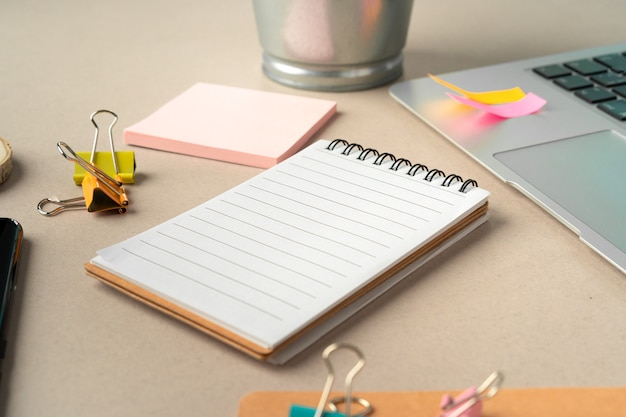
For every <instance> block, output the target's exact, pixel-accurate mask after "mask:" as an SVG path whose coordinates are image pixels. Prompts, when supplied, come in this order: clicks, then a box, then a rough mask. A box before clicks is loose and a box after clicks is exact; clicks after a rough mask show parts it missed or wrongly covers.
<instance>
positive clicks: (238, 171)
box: [0, 0, 626, 417]
mask: <svg viewBox="0 0 626 417" xmlns="http://www.w3.org/2000/svg"><path fill="white" fill-rule="evenodd" d="M624 13H626V5H625V3H624V2H623V1H622V0H598V1H595V2H593V6H592V5H591V3H590V2H587V1H582V0H580V1H570V0H567V1H566V0H551V1H537V0H535V1H517V2H512V1H506V2H504V1H499V0H475V1H471V2H459V1H458V0H440V1H436V2H435V1H433V2H426V1H420V0H416V2H415V7H414V13H413V20H412V23H411V30H410V34H409V39H408V44H407V47H406V60H405V76H404V77H405V78H416V77H420V76H424V75H425V74H427V73H428V72H432V73H443V72H447V71H452V70H457V69H461V68H467V67H473V66H478V65H484V64H492V63H497V62H501V61H505V60H511V59H521V58H526V57H530V56H532V55H535V54H548V53H553V52H560V51H565V50H570V49H575V48H579V47H588V46H593V45H597V44H604V43H614V42H623V41H624V26H623V16H624ZM0 57H1V58H0V136H2V137H4V138H5V139H7V140H9V141H10V143H11V144H12V147H13V150H14V158H15V168H14V172H13V174H12V176H11V177H10V179H9V181H8V182H7V183H5V184H3V185H0V215H1V216H6V217H14V218H16V219H18V220H19V221H20V222H21V223H22V224H23V226H24V229H25V234H26V242H25V250H24V258H23V260H22V261H23V262H22V268H21V271H20V287H19V289H20V291H19V293H18V296H17V303H16V305H15V307H16V308H15V311H14V313H15V314H14V318H15V319H16V320H15V321H14V323H13V324H14V325H13V326H12V328H11V332H10V342H9V346H8V357H7V360H6V363H5V374H4V379H3V381H2V384H1V388H0V414H2V413H4V415H6V416H11V417H13V416H44V415H45V416H92V417H94V416H100V415H102V416H153V417H156V416H188V417H191V416H223V417H229V416H235V415H236V414H237V408H238V401H239V399H240V398H241V397H242V396H243V395H244V394H245V393H247V392H249V391H254V390H272V389H276V390H309V391H310V390H316V389H321V387H322V385H323V382H324V378H325V373H324V372H325V371H324V367H323V365H322V362H321V360H320V353H321V351H322V349H323V348H324V347H325V346H326V345H328V344H329V343H331V342H334V341H347V342H351V343H354V344H356V345H358V346H359V347H360V348H361V349H362V350H363V351H364V353H365V355H366V358H367V361H368V363H367V365H366V368H365V369H364V371H363V372H362V373H361V374H360V375H359V377H358V379H357V380H356V382H355V385H356V388H357V389H360V390H368V391H393V390H402V391H411V390H430V389H436V390H447V389H450V390H452V389H461V388H465V387H466V386H468V385H471V384H476V383H478V382H480V381H481V380H482V379H483V378H484V377H486V376H487V375H488V374H489V373H491V371H493V370H495V369H499V370H501V371H503V372H504V373H505V375H506V382H505V387H506V386H509V387H541V386H549V387H563V386H625V385H626V359H625V358H626V320H625V317H626V276H624V275H623V274H622V273H620V272H619V271H617V270H616V269H615V268H614V267H612V266H611V265H609V264H608V263H607V262H606V261H604V260H603V259H601V258H600V256H598V255H597V254H595V253H594V252H593V251H592V250H590V249H589V248H587V247H586V246H585V245H584V244H582V243H581V242H580V241H579V240H578V239H577V237H576V236H575V235H574V234H573V233H572V232H570V231H569V230H568V229H567V228H566V227H564V226H563V225H561V224H560V223H559V222H558V221H556V220H555V219H554V218H552V217H551V216H550V215H548V214H547V213H546V212H544V211H543V210H542V209H541V208H539V207H538V206H537V205H535V204H534V203H532V202H531V201H530V200H529V199H527V198H525V197H523V196H522V195H521V194H519V193H518V192H517V191H515V190H514V189H512V188H510V187H509V186H507V185H505V184H503V183H502V182H500V181H499V180H498V179H497V178H495V177H494V176H493V175H491V174H490V173H489V172H487V171H486V170H485V169H483V168H482V167H481V166H479V165H478V164H477V163H475V162H473V161H472V160H471V159H470V158H469V157H467V156H465V155H464V154H463V153H462V152H461V151H459V150H458V149H457V148H455V147H454V146H453V145H451V144H450V143H448V142H447V141H445V140H444V139H443V138H441V137H440V136H439V135H437V134H436V133H435V132H434V131H432V130H431V129H429V128H428V127H427V126H426V125H424V124H423V123H422V122H420V121H419V120H417V119H416V118H415V117H414V116H412V115H411V114H409V112H408V111H406V110H404V109H403V108H401V107H400V106H399V105H398V104H397V103H396V102H394V101H393V100H392V99H391V98H390V97H389V95H388V87H387V86H385V87H382V88H378V89H374V90H369V91H362V92H354V93H340V94H337V93H335V94H333V93H318V92H310V91H301V90H294V89H290V88H287V87H284V86H282V85H279V84H276V83H274V82H272V81H270V80H268V79H267V78H265V76H264V75H263V74H262V72H261V48H260V46H259V44H258V41H257V36H256V28H255V23H254V17H253V12H252V5H251V2H249V1H211V0H204V1H200V0H178V1H162V0H156V1H130V2H128V1H106V2H85V1H78V0H59V1H54V2H52V1H38V0H4V1H3V2H1V3H0ZM197 81H204V82H210V83H218V84H224V85H232V86H239V87H247V88H253V89H259V90H266V91H275V92H282V93H291V94H297V95H303V96H311V97H322V98H329V99H333V100H336V101H337V103H338V115H337V116H336V117H335V118H334V119H333V120H332V121H331V123H329V124H328V125H327V126H326V127H325V128H323V129H322V130H321V131H320V132H319V134H318V135H316V138H329V139H333V138H336V137H343V138H346V139H349V140H352V141H358V142H360V143H363V144H366V145H368V146H372V147H377V148H384V149H385V150H386V151H390V152H394V153H396V154H398V155H402V156H406V157H409V158H410V159H412V160H413V159H415V160H420V161H422V162H425V163H428V164H429V165H432V166H436V167H438V168H441V169H443V170H444V171H450V172H459V173H460V174H462V175H463V176H468V177H473V178H476V179H477V180H478V181H479V182H480V184H481V185H482V186H483V187H484V188H486V189H488V190H490V191H491V192H492V197H491V200H490V201H491V220H490V221H489V223H488V224H487V225H486V226H484V227H482V228H481V229H480V230H479V231H477V232H475V233H474V234H473V235H472V236H471V237H469V238H468V239H466V240H465V241H464V242H462V243H461V244H459V245H457V246H456V247H454V248H453V249H452V250H449V251H448V252H447V253H445V254H444V255H443V256H440V257H439V258H438V259H436V260H435V261H433V262H432V263H430V264H428V265H427V266H425V267H424V268H422V269H421V270H420V271H418V273H417V274H415V275H414V276H413V277H412V278H411V279H409V280H407V281H405V282H404V283H402V284H401V285H400V286H399V287H397V288H395V289H394V290H392V291H391V292H390V293H389V294H387V295H386V296H385V297H384V298H383V299H380V300H379V301H378V302H376V303H375V304H374V305H372V306H370V307H369V308H368V309H367V310H366V311H364V312H362V313H361V314H359V315H358V316H357V317H355V318H353V319H352V320H351V321H350V322H349V323H347V324H346V325H344V326H342V327H341V328H340V329H338V330H336V331H334V332H333V333H332V334H330V335H328V336H327V337H325V338H324V339H323V340H321V341H320V342H319V343H317V344H316V345H315V346H314V347H313V348H312V349H310V350H309V351H308V352H306V353H305V354H303V355H301V356H300V357H298V358H297V359H296V360H294V361H293V362H292V363H290V364H288V365H287V366H284V367H281V368H275V367H271V366H268V365H264V364H262V363H257V362H255V361H254V360H251V359H248V358H247V357H244V356H243V355H242V354H240V353H238V352H236V351H234V350H232V349H231V348H228V347H225V346H223V345H222V344H220V343H218V342H216V341H214V340H212V339H210V338H208V337H206V336H204V335H202V334H200V333H199V332H197V331H194V330H192V329H190V328H188V327H186V326H184V325H182V324H179V323H178V322H175V321H173V320H171V319H169V318H166V317H164V316H163V315H161V314H159V313H156V312H154V311H152V310H150V309H148V308H146V307H144V306H142V305H139V304H138V303H136V302H135V301H133V300H131V299H129V298H127V297H125V296H123V295H121V294H118V293H116V292H114V291H113V290H110V289H108V288H106V287H105V286H103V285H101V284H99V283H98V282H96V281H95V280H93V279H90V278H87V277H85V276H84V274H83V264H84V262H85V261H87V260H88V259H90V258H91V257H92V256H93V255H94V254H95V252H96V250H98V249H101V248H103V247H105V246H107V245H109V244H112V243H115V242H117V241H119V240H121V239H123V238H126V237H128V236H131V235H133V234H135V233H137V232H140V231H143V230H144V229H146V228H148V227H150V226H153V225H156V224H158V223H160V222H162V221H164V220H166V219H168V218H170V217H173V216H174V215H176V214H179V213H180V212H182V211H183V210H186V209H188V208H191V207H192V206H195V205H197V204H199V203H201V202H202V201H204V200H207V199H208V198H210V197H212V196H214V195H216V194H218V193H219V192H221V191H223V190H226V189H227V188H230V187H231V186H233V185H235V184H238V183H240V182H241V181H243V180H245V179H247V178H249V177H251V176H252V175H255V174H257V173H258V172H259V170H258V169H254V168H249V167H244V166H236V165H230V164H226V163H221V162H216V161H210V160H204V159H197V158H192V157H186V156H180V155H173V154H168V153H164V152H158V151H152V150H146V149H139V148H136V149H134V150H135V152H136V160H137V180H138V181H137V184H136V185H135V186H132V187H129V194H130V198H131V199H132V202H131V206H130V211H129V212H128V213H127V214H125V215H123V216H94V215H90V214H88V213H86V212H71V213H65V214H63V215H60V216H58V217H55V218H45V217H43V216H41V215H39V214H38V213H37V211H36V209H35V206H36V203H37V202H38V201H39V200H40V199H41V198H43V197H46V196H57V197H62V198H63V197H71V196H75V195H77V194H78V193H79V191H80V190H79V188H78V187H76V186H75V185H74V184H73V182H72V180H71V173H72V170H73V167H72V165H71V163H69V162H67V161H66V160H64V159H63V158H62V157H61V156H60V155H59V153H58V152H57V151H56V148H55V143H56V142H57V141H58V140H61V139H62V140H65V141H67V142H68V143H70V144H71V145H73V147H74V148H84V150H89V149H90V146H91V141H92V137H93V130H92V125H91V123H90V122H89V115H90V114H91V112H93V111H95V110H97V109H100V108H107V109H111V110H114V111H115V112H117V114H118V115H119V117H120V120H119V122H118V125H117V127H116V131H115V133H116V134H117V139H118V141H117V143H118V149H126V148H127V147H126V146H125V145H124V144H123V142H122V138H121V129H122V128H123V127H125V126H128V125H130V124H132V123H134V122H136V121H138V120H140V119H141V118H143V117H145V116H147V115H148V114H149V113H151V112H152V111H154V110H155V109H156V108H157V107H159V106H160V105H161V104H163V103H165V102H166V101H167V100H169V99H170V98H172V97H174V96H175V95H177V94H178V93H180V92H182V91H183V90H185V89H186V88H187V87H189V86H190V85H191V84H193V83H195V82H197Z"/></svg>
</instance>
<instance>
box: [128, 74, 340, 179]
mask: <svg viewBox="0 0 626 417" xmlns="http://www.w3.org/2000/svg"><path fill="white" fill-rule="evenodd" d="M336 107H337V105H336V103H335V102H334V101H329V100H321V99H315V98H308V97H302V96H295V95H288V94H278V93H271V92H265V91H257V90H250V89H245V88H238V87H229V86H222V85H215V84H206V83H197V84H195V85H193V86H192V87H191V88H189V89H188V90H187V91H185V92H183V93H182V94H181V95H179V96H178V97H175V98H174V99H172V100H171V101H169V102H167V103H166V104H165V105H163V106H162V107H161V108H159V109H158V110H156V111H155V112H154V113H152V114H151V115H149V116H148V117H146V118H145V119H143V120H141V121H140V122H138V123H135V124H134V125H132V126H129V127H127V128H126V129H124V141H125V142H126V143H127V144H129V145H136V146H142V147H146V148H153V149H159V150H163V151H169V152H175V153H180V154H185V155H193V156H198V157H202V158H209V159H217V160H222V161H226V162H233V163H237V164H242V165H250V166H255V167H260V168H269V167H271V166H273V165H276V164H277V163H279V162H280V161H282V160H283V159H286V158H287V157H289V156H291V155H292V154H294V153H295V152H296V151H298V150H299V149H300V148H301V147H302V146H303V145H304V144H305V143H306V142H307V141H308V140H309V139H310V138H311V136H312V135H313V134H314V133H315V132H316V131H317V130H318V129H319V128H320V127H321V126H322V125H323V124H324V123H326V122H327V121H328V120H329V119H330V118H331V117H332V116H333V115H334V114H335V111H336Z"/></svg>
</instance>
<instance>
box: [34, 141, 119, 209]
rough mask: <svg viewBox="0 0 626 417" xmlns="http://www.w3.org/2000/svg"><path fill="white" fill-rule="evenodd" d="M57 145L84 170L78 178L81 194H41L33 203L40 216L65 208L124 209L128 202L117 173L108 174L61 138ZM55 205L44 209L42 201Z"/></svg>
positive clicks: (61, 151) (62, 153) (65, 155)
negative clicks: (65, 196) (64, 197)
mask: <svg viewBox="0 0 626 417" xmlns="http://www.w3.org/2000/svg"><path fill="white" fill-rule="evenodd" d="M57 149H58V150H59V152H60V153H61V155H63V156H64V157H65V158H66V159H68V160H70V161H72V162H75V163H76V164H78V165H80V166H81V167H82V168H83V169H84V170H85V178H84V179H83V182H82V188H83V197H77V198H71V199H68V200H58V199H54V198H44V199H43V200H41V201H40V202H39V204H38V205H37V210H38V211H39V213H41V214H43V215H44V216H54V215H56V214H59V213H61V212H63V211H66V210H78V209H85V208H86V209H87V211H89V212H92V213H93V212H100V211H110V210H117V212H118V213H125V212H126V207H127V206H128V203H129V201H128V197H127V196H126V191H125V190H124V186H123V185H122V181H121V179H120V177H119V174H118V173H115V178H112V177H111V176H109V175H108V174H107V173H106V172H104V171H103V170H102V169H100V168H99V167H98V166H96V165H94V164H92V163H90V162H88V161H86V160H85V159H84V158H82V157H80V156H78V155H77V154H76V152H74V150H72V148H70V147H69V146H68V145H67V144H66V143H65V142H58V143H57ZM49 204H52V205H55V206H56V207H55V208H54V209H52V210H49V211H47V210H45V209H44V206H46V205H49Z"/></svg>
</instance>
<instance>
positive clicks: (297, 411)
mask: <svg viewBox="0 0 626 417" xmlns="http://www.w3.org/2000/svg"><path fill="white" fill-rule="evenodd" d="M339 349H348V350H351V351H353V352H354V353H355V354H356V355H357V358H358V361H357V363H356V364H355V365H354V366H353V367H352V369H351V370H350V371H349V372H348V374H347V375H346V380H345V394H344V396H342V397H336V398H332V399H330V400H329V397H330V391H331V389H332V386H333V382H334V380H335V371H334V369H333V366H332V364H331V363H330V355H331V354H332V353H333V352H335V351H337V350H339ZM322 359H324V364H325V365H326V369H327V370H328V376H327V377H326V383H325V384H324V389H323V390H322V397H321V398H320V401H319V404H318V405H317V408H315V409H314V408H311V407H306V406H302V405H296V404H294V405H292V406H291V410H290V412H289V417H362V416H366V415H368V414H370V413H371V412H372V411H373V407H372V405H371V404H370V402H369V401H367V400H366V399H364V398H360V397H355V396H353V395H352V381H353V380H354V377H355V376H356V374H358V373H359V371H361V369H363V366H365V358H364V357H363V354H362V353H361V351H360V350H359V349H358V348H356V347H355V346H352V345H350V344H346V343H333V344H332V345H330V346H328V347H327V348H326V349H324V352H323V353H322ZM339 404H343V405H344V406H343V409H344V411H341V412H340V411H339V410H338V407H337V406H338V405H339ZM354 404H359V405H360V406H361V407H360V410H359V411H358V412H357V413H355V414H352V413H351V411H352V405H354ZM327 406H328V411H327V410H326V407H327Z"/></svg>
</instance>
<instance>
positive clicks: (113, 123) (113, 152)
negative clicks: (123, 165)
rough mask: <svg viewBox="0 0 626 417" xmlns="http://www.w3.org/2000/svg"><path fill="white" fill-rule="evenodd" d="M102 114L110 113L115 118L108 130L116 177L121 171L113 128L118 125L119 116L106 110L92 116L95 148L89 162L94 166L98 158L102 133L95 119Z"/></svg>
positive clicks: (92, 149) (96, 112)
mask: <svg viewBox="0 0 626 417" xmlns="http://www.w3.org/2000/svg"><path fill="white" fill-rule="evenodd" d="M101 113H109V114H110V115H112V116H113V121H112V122H111V124H109V129H108V131H109V143H110V144H111V157H112V158H113V169H114V171H115V175H118V174H119V173H120V170H119V168H118V166H117V157H116V156H115V145H114V144H113V126H115V123H117V114H115V113H113V112H112V111H111V110H104V109H102V110H97V111H95V112H93V113H92V114H91V116H90V120H91V123H93V125H94V126H95V128H96V130H95V132H94V137H93V146H92V148H91V159H90V160H89V162H90V163H91V164H92V165H94V158H95V157H96V148H97V147H98V136H99V133H100V129H99V128H98V123H96V120H95V117H96V116H97V115H98V114H101Z"/></svg>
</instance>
